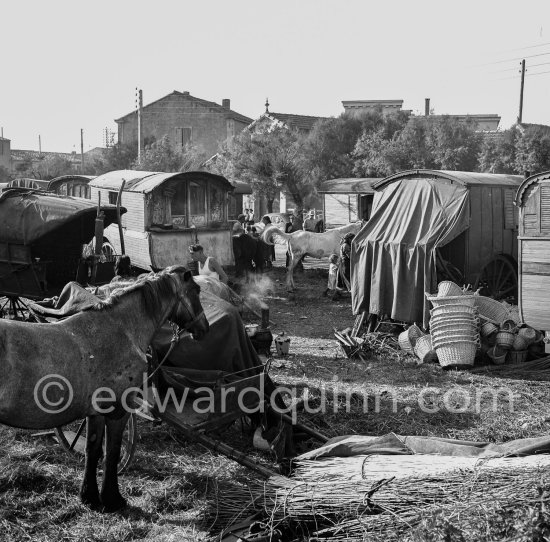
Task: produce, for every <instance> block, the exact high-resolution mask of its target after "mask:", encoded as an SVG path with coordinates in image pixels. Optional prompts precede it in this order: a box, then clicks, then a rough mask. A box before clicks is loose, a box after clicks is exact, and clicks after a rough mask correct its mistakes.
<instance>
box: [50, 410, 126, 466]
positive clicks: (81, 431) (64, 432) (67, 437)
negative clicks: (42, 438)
mask: <svg viewBox="0 0 550 542" xmlns="http://www.w3.org/2000/svg"><path fill="white" fill-rule="evenodd" d="M136 422H137V418H136V415H135V414H134V413H133V412H132V413H131V414H130V416H129V418H128V421H127V422H126V426H125V427H124V433H123V435H122V445H121V447H120V459H119V460H118V473H119V474H121V473H123V472H124V470H125V469H126V467H127V466H128V465H129V464H130V462H131V461H132V457H133V456H134V451H135V448H136V443H137V423H136ZM54 431H55V436H56V437H57V440H58V442H59V444H61V446H63V448H65V450H67V451H68V452H69V453H77V454H82V456H84V454H85V453H86V419H83V420H77V421H75V422H73V423H72V424H69V425H64V426H63V427H56V428H55V429H54ZM105 436H106V435H104V437H105ZM103 454H104V455H105V438H104V439H103Z"/></svg>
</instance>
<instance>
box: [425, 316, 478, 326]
mask: <svg viewBox="0 0 550 542" xmlns="http://www.w3.org/2000/svg"><path fill="white" fill-rule="evenodd" d="M442 324H456V325H460V324H474V325H475V326H479V320H478V319H477V318H475V317H473V316H472V315H471V314H464V315H461V314H460V313H455V314H454V315H453V316H447V315H441V316H435V317H433V318H431V319H430V327H433V326H439V325H442Z"/></svg>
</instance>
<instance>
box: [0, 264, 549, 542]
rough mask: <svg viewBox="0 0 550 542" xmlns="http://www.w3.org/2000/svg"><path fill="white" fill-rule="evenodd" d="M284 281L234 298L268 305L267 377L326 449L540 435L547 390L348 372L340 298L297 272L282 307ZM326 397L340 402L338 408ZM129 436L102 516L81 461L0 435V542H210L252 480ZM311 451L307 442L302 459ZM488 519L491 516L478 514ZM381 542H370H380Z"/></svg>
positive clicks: (404, 367)
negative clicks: (376, 441) (390, 441)
mask: <svg viewBox="0 0 550 542" xmlns="http://www.w3.org/2000/svg"><path fill="white" fill-rule="evenodd" d="M284 279H285V272H284V269H282V268H279V267H276V268H274V269H273V270H271V271H269V272H268V273H267V274H266V276H265V277H264V279H262V281H261V282H259V283H258V284H256V285H255V286H250V285H249V286H248V287H246V288H245V289H244V291H245V292H248V293H249V294H253V296H254V297H252V298H250V299H249V301H250V303H251V304H254V303H257V301H258V300H259V299H262V300H264V301H265V302H266V303H267V304H268V305H269V307H270V317H271V320H272V321H273V322H274V323H275V325H274V326H273V327H272V330H273V333H274V335H277V334H279V333H282V332H284V333H285V334H286V335H287V336H289V337H290V339H291V342H290V354H289V355H288V356H286V357H280V356H274V359H273V361H272V365H271V370H270V375H271V376H272V378H273V379H274V380H275V381H276V382H277V383H278V384H280V385H282V386H285V387H287V388H288V395H287V399H288V403H289V404H290V405H292V404H295V405H296V409H295V410H296V416H297V418H298V420H299V421H301V422H306V423H307V424H309V425H310V426H311V427H313V428H315V429H317V430H318V431H320V432H322V433H324V434H326V435H327V436H329V437H332V436H337V435H345V434H367V435H383V434H386V433H388V432H392V431H393V432H395V433H397V434H402V435H407V434H413V435H434V436H440V437H451V438H460V439H467V440H477V441H490V442H502V441H507V440H511V439H514V438H521V437H532V436H541V435H547V434H549V432H550V397H549V394H548V384H547V382H544V381H540V382H539V381H525V380H522V379H502V378H497V377H494V376H491V375H480V374H473V373H471V372H468V371H443V370H442V369H441V368H440V367H439V366H438V365H422V366H418V365H417V364H416V361H415V360H414V359H413V358H411V357H408V356H404V355H401V354H398V353H395V354H394V353H392V351H391V350H387V351H381V352H377V351H373V352H372V355H371V356H370V357H369V359H368V360H367V361H351V360H349V359H347V358H346V357H345V356H344V354H343V352H342V350H341V348H340V346H339V345H338V343H337V341H336V340H335V339H334V335H333V330H334V328H336V329H338V330H341V329H343V328H346V327H351V326H352V325H353V316H352V314H351V310H350V300H349V298H347V299H341V300H339V301H332V300H330V299H328V298H326V297H323V295H322V293H323V291H324V289H325V286H326V281H327V274H326V270H325V269H320V270H319V269H314V268H306V271H305V272H304V273H303V274H301V275H300V274H299V275H297V277H296V282H297V291H296V293H295V294H294V295H291V296H289V294H288V292H287V291H286V286H285V283H284ZM244 320H245V322H251V323H252V322H254V323H258V322H259V320H258V318H257V317H256V316H254V315H253V314H251V313H250V312H246V313H245V314H244ZM335 388H337V389H338V393H340V392H343V393H344V394H347V397H348V398H349V400H346V401H344V402H342V401H340V399H339V395H338V394H335V393H334V390H335ZM495 388H503V389H504V391H503V392H502V393H501V394H500V395H498V398H497V404H496V407H493V403H492V401H491V397H490V396H489V395H483V392H484V391H485V390H491V389H495ZM425 392H429V393H425ZM447 392H448V394H447V395H448V397H447V398H451V399H452V406H454V407H461V406H463V403H464V397H465V396H467V397H471V398H473V399H478V398H479V408H473V407H472V408H466V409H461V408H449V404H448V403H449V401H446V402H445V401H443V400H442V398H443V394H444V393H447ZM455 392H456V393H455ZM324 393H326V394H327V396H328V400H327V403H326V404H327V405H328V408H326V409H325V411H322V409H321V410H320V409H319V408H317V409H313V408H311V409H310V408H307V409H306V408H304V406H303V405H304V404H306V403H307V405H308V406H311V405H316V406H319V405H320V404H321V403H322V400H323V394H324ZM453 394H455V395H456V397H454V396H453ZM421 395H422V396H423V397H424V399H425V400H428V401H429V402H430V405H431V406H432V407H434V408H432V409H431V412H426V411H425V409H422V408H421V405H420V403H419V396H421ZM453 401H454V402H453ZM473 404H475V402H472V405H473ZM300 405H301V406H300ZM436 407H437V408H436ZM138 425H139V427H138V428H139V435H140V438H139V442H138V446H137V450H136V455H135V457H134V461H133V463H132V464H131V466H130V468H129V470H128V471H127V472H126V473H125V474H124V475H122V476H121V488H122V493H123V494H124V495H126V496H127V497H128V501H129V507H128V508H127V509H126V510H124V511H123V512H121V513H117V514H107V515H105V514H99V513H97V512H92V511H90V510H88V509H87V508H86V507H84V506H82V505H81V504H80V503H79V500H78V489H79V483H80V478H81V474H82V461H81V459H79V458H78V457H75V456H71V455H69V454H67V453H66V452H64V451H63V450H62V449H61V448H60V447H59V445H58V444H56V443H55V441H54V440H53V439H52V438H50V437H35V436H33V435H32V433H30V432H27V431H22V430H15V429H10V428H6V427H2V428H0V434H1V435H2V440H1V441H0V455H1V457H2V461H1V463H0V540H18V541H19V540H41V541H54V540H55V541H59V540H67V541H68V540H75V541H76V540H90V541H95V540H97V541H100V540H101V541H113V542H114V541H127V540H155V541H166V542H168V541H176V540H177V541H180V540H207V539H209V538H210V537H212V536H213V534H215V533H216V532H219V529H220V528H221V527H223V525H220V523H219V521H218V520H217V515H218V513H217V510H218V507H219V503H220V500H223V499H226V500H227V499H229V500H231V491H232V488H235V487H236V486H237V485H238V486H240V487H242V486H243V485H245V484H246V483H247V482H248V481H253V480H257V479H258V476H257V475H256V474H255V473H253V472H251V471H250V470H248V469H246V468H244V467H241V466H240V465H238V464H237V463H235V462H234V461H231V460H229V459H227V458H225V457H224V456H222V455H219V454H217V453H214V452H211V451H207V450H205V449H204V448H202V447H201V446H199V445H197V444H192V443H189V442H186V441H185V440H184V439H183V438H182V437H181V436H180V435H178V434H177V432H175V431H173V430H171V429H169V428H168V427H166V426H165V425H164V424H162V425H156V424H152V423H151V422H147V421H145V420H140V421H139V424H138ZM218 436H220V437H221V438H223V439H224V440H226V441H228V442H231V443H232V444H234V445H235V446H238V447H239V448H240V449H241V450H243V451H244V452H245V453H247V454H249V456H250V457H251V458H252V459H253V460H255V461H258V462H259V463H262V464H264V465H267V466H271V467H274V466H275V464H274V462H273V458H272V457H271V456H270V455H269V454H268V453H266V452H259V451H256V450H254V448H253V447H252V443H251V441H252V436H251V434H250V433H248V431H247V428H246V427H242V426H241V425H239V424H236V425H233V426H231V427H229V428H227V429H225V430H223V431H221V432H219V434H218ZM314 445H315V443H314V442H313V441H306V443H305V444H304V448H303V449H308V448H311V447H313V446H314ZM492 513H493V511H492V510H491V509H490V508H489V509H488V510H487V514H488V515H490V514H492ZM494 513H495V514H496V512H494ZM390 535H391V533H386V534H382V535H381V536H380V537H379V538H378V537H373V538H372V540H382V539H384V540H390V539H392V537H391V536H390ZM484 536H485V535H484ZM424 539H425V538H422V537H420V538H418V537H417V538H416V540H424ZM440 539H441V540H443V539H445V540H455V539H453V538H440ZM473 539H476V540H496V539H498V538H483V537H482V536H481V535H479V536H476V538H466V539H465V540H473ZM434 540H436V538H434ZM456 540H459V538H456ZM522 540H523V539H522ZM526 540H527V539H526ZM541 540H542V538H541Z"/></svg>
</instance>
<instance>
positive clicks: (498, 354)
mask: <svg viewBox="0 0 550 542" xmlns="http://www.w3.org/2000/svg"><path fill="white" fill-rule="evenodd" d="M487 355H488V356H489V358H490V359H491V361H492V362H493V363H494V364H495V365H504V363H506V357H507V355H508V352H507V351H506V350H500V349H499V347H498V346H493V348H490V349H489V350H487Z"/></svg>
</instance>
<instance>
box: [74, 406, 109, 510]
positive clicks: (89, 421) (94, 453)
mask: <svg viewBox="0 0 550 542" xmlns="http://www.w3.org/2000/svg"><path fill="white" fill-rule="evenodd" d="M104 431H105V418H104V417H103V416H88V417H87V418H86V463H85V466H84V478H83V480H82V486H81V487H80V500H81V501H82V502H83V503H84V504H86V505H88V506H90V507H91V508H100V507H101V501H100V499H99V490H98V487H97V477H96V473H97V463H98V461H99V458H100V457H101V453H102V444H103V432H104Z"/></svg>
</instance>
